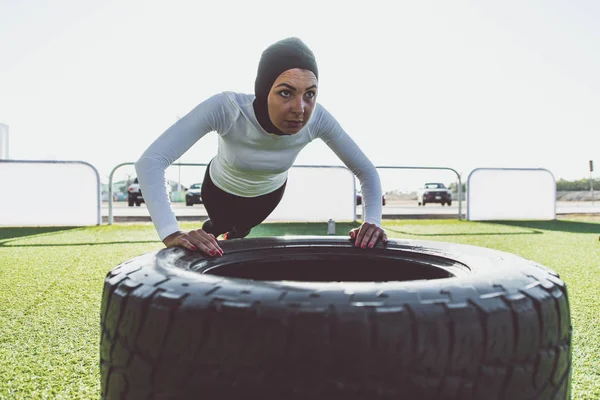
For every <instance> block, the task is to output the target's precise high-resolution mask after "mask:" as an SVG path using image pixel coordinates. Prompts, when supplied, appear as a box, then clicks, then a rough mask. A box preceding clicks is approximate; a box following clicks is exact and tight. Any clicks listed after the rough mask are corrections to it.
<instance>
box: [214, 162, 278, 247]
mask: <svg viewBox="0 0 600 400" xmlns="http://www.w3.org/2000/svg"><path fill="white" fill-rule="evenodd" d="M209 170H210V163H209V164H208V166H207V167H206V173H205V174H204V182H203V183H202V202H203V203H204V207H205V208H206V212H207V213H208V218H209V220H210V222H208V221H207V222H205V223H204V225H203V226H202V229H203V230H204V231H205V232H208V233H212V234H213V235H215V237H217V236H219V235H220V234H222V233H225V232H229V234H228V238H236V237H237V238H240V237H245V236H247V235H248V234H249V233H250V230H251V229H252V228H254V227H255V226H257V225H258V224H260V223H261V222H263V221H264V220H265V219H266V218H267V217H268V216H269V215H270V214H271V213H272V212H273V210H274V209H275V207H277V205H278V204H279V202H280V201H281V198H282V197H283V193H284V192H285V185H286V183H287V181H286V182H284V184H283V185H281V187H280V188H279V189H277V190H275V191H273V192H271V193H267V194H264V195H262V196H257V197H241V196H236V195H234V194H231V193H227V192H225V191H223V190H221V189H219V188H218V187H217V186H215V184H214V183H213V181H212V179H210V173H209Z"/></svg>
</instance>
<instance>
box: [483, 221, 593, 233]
mask: <svg viewBox="0 0 600 400" xmlns="http://www.w3.org/2000/svg"><path fill="white" fill-rule="evenodd" d="M488 223H490V224H497V225H505V226H516V227H521V228H530V229H537V230H542V231H556V232H569V233H600V224H599V223H594V222H579V221H563V220H552V221H488ZM538 233H542V232H538Z"/></svg>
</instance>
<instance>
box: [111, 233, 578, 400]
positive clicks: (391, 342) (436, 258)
mask: <svg viewBox="0 0 600 400" xmlns="http://www.w3.org/2000/svg"><path fill="white" fill-rule="evenodd" d="M221 246H222V248H223V249H224V252H225V254H224V256H222V257H219V258H213V257H203V256H201V255H200V254H199V253H192V252H190V251H187V250H184V249H181V248H173V249H164V250H161V251H157V252H153V253H148V254H145V255H142V256H139V257H137V258H134V259H132V260H129V261H127V262H125V263H124V264H121V265H119V266H118V267H116V268H114V269H113V270H112V271H110V272H109V273H108V275H107V277H106V280H105V284H104V292H103V297H102V311H101V343H100V370H101V392H102V397H103V398H106V399H138V398H144V399H145V398H161V399H162V398H191V399H198V398H206V399H250V398H252V399H255V398H256V399H258V398H260V399H277V400H280V399H345V400H349V399H379V398H381V399H461V400H462V399H485V400H494V399H511V400H516V399H568V398H569V397H570V380H571V324H570V321H571V320H570V315H569V304H568V299H567V289H566V287H565V284H564V282H563V281H562V280H561V279H560V278H559V277H558V275H557V274H555V273H554V272H552V271H550V270H549V269H547V268H545V267H543V266H541V265H539V264H536V263H534V262H532V261H529V260H526V259H523V258H521V257H518V256H516V255H513V254H509V253H504V252H500V251H495V250H490V249H485V248H481V247H475V246H466V245H458V244H451V243H441V242H429V241H413V240H391V241H390V242H389V243H388V244H387V246H385V247H384V246H383V245H381V244H380V245H378V246H376V248H374V249H366V250H362V249H358V248H356V247H354V246H353V245H352V244H351V243H350V242H349V240H348V239H346V238H341V237H304V238H302V237H294V238H258V239H238V240H230V241H224V242H221ZM336 281H341V282H336Z"/></svg>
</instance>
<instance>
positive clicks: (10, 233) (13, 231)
mask: <svg viewBox="0 0 600 400" xmlns="http://www.w3.org/2000/svg"><path fill="white" fill-rule="evenodd" d="M80 228H81V227H79V226H35V227H15V228H0V241H5V239H17V238H22V237H25V236H37V235H42V234H43V235H45V236H46V234H52V233H58V232H63V231H68V230H72V229H80ZM1 244H2V242H0V245H1Z"/></svg>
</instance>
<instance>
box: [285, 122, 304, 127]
mask: <svg viewBox="0 0 600 400" xmlns="http://www.w3.org/2000/svg"><path fill="white" fill-rule="evenodd" d="M285 123H286V124H287V125H288V126H289V127H290V128H298V127H301V126H302V125H303V124H304V121H293V120H289V121H285Z"/></svg>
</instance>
